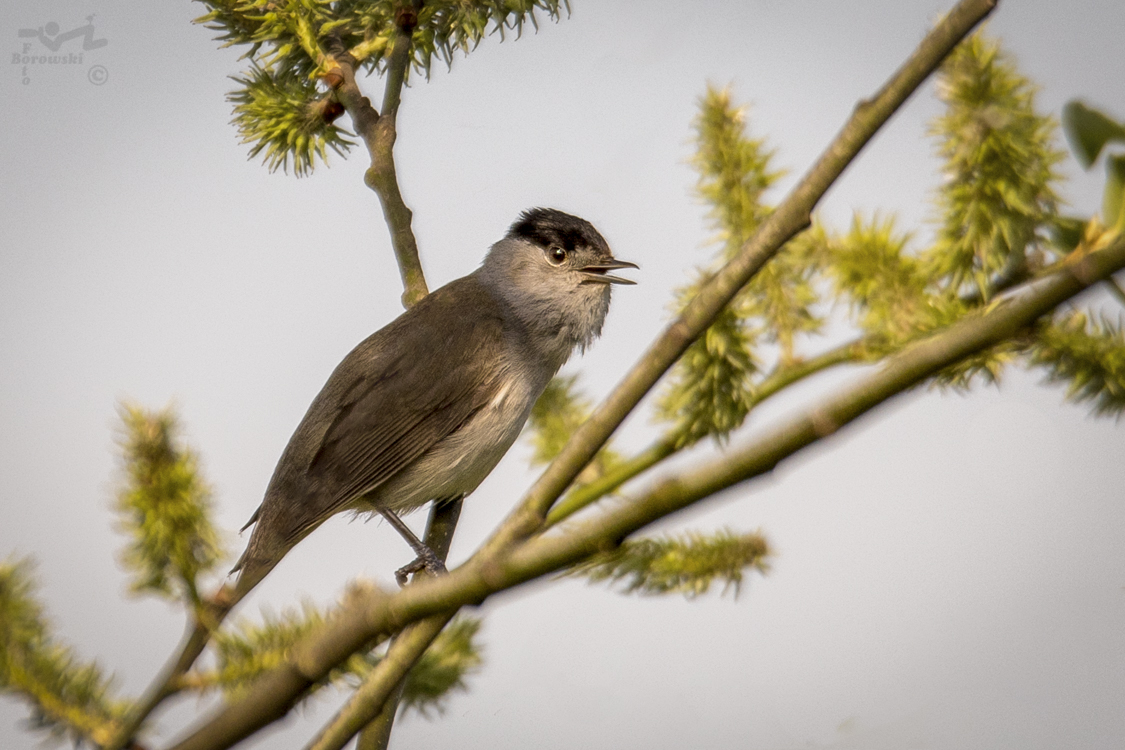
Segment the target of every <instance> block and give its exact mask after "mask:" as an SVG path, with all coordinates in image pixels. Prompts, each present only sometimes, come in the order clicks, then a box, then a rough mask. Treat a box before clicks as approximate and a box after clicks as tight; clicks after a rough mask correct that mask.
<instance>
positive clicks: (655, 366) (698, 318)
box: [482, 0, 998, 556]
mask: <svg viewBox="0 0 1125 750" xmlns="http://www.w3.org/2000/svg"><path fill="white" fill-rule="evenodd" d="M997 2H998V0H961V2H959V3H958V4H957V5H956V6H955V7H954V8H953V10H951V11H950V12H949V14H948V15H946V16H945V17H944V18H943V19H942V20H941V21H940V22H939V23H938V24H937V25H936V26H935V27H934V28H933V29H932V30H931V31H930V33H929V34H927V35H926V37H925V39H923V40H922V43H921V44H920V45H919V46H918V48H917V49H916V50H915V51H914V53H913V54H911V56H910V58H909V59H907V61H906V62H905V63H904V64H903V65H902V67H900V68H899V69H898V70H897V71H896V72H895V74H894V75H893V76H891V78H890V79H889V80H888V81H887V82H886V83H885V84H884V85H883V87H882V88H881V89H880V90H879V91H878V93H876V95H875V96H874V97H873V98H872V99H868V100H864V101H861V102H860V103H859V104H858V105H857V106H856V108H855V111H854V112H853V114H852V116H851V118H850V119H849V120H848V122H847V123H846V124H845V125H844V127H843V129H842V130H841V131H840V133H839V134H838V135H837V136H836V138H835V139H834V140H833V141H832V143H831V144H829V146H828V148H827V149H826V150H825V151H824V153H823V154H822V155H821V157H820V158H819V159H818V160H817V162H816V164H814V165H813V166H812V168H811V169H810V170H809V171H808V172H807V173H806V174H805V176H804V177H803V178H802V179H801V181H800V182H799V183H798V184H797V186H796V187H795V188H794V189H793V191H792V192H791V193H790V194H789V195H788V196H787V197H786V199H785V200H784V201H783V202H782V203H781V205H780V206H778V207H777V210H775V211H774V212H773V213H772V214H770V216H769V218H768V219H767V220H766V221H765V222H763V224H762V226H761V227H760V228H759V229H758V231H757V232H756V233H755V234H754V236H753V237H751V238H750V240H748V241H747V242H746V244H745V245H743V246H742V249H741V250H740V251H739V253H738V254H737V255H736V256H735V257H734V258H733V259H732V260H731V261H730V262H729V263H727V265H725V266H724V267H723V268H722V269H721V270H720V271H719V272H718V273H717V274H715V275H714V276H713V277H712V278H711V279H710V280H709V281H708V282H707V283H706V284H704V285H703V286H702V287H701V288H700V290H699V293H698V294H697V295H696V296H695V298H694V299H692V301H691V302H690V303H689V304H688V306H687V307H686V308H685V309H684V311H683V312H682V313H681V314H680V316H679V317H678V318H677V319H676V320H675V321H673V322H672V323H671V325H669V326H668V327H667V328H666V329H665V330H664V333H663V334H661V336H660V337H659V338H657V339H656V341H655V342H653V344H652V345H651V346H650V347H649V348H648V350H647V351H646V352H645V354H644V356H643V357H642V358H641V360H640V361H639V362H638V363H637V364H636V365H635V366H634V367H633V369H632V370H631V371H630V372H629V373H628V374H627V375H626V376H625V378H624V380H622V381H621V382H620V383H619V384H618V386H617V387H616V388H615V389H614V391H613V392H612V393H611V394H610V395H609V397H608V398H607V399H606V400H605V401H604V402H602V404H601V405H600V406H599V407H598V408H597V409H596V410H595V411H594V413H593V415H591V417H590V419H589V420H588V421H587V422H586V423H585V424H583V425H582V427H581V428H579V429H578V430H577V431H576V432H575V434H574V435H573V436H572V437H571V439H570V441H569V442H568V443H567V445H566V447H565V448H563V450H562V452H561V453H560V454H559V456H558V457H557V458H556V459H555V460H554V462H552V463H551V465H550V466H549V467H547V470H546V471H545V472H544V473H543V475H542V476H540V477H539V479H538V480H537V481H536V482H535V484H534V485H533V486H532V487H531V489H530V490H528V492H527V494H525V495H524V498H523V500H522V501H521V503H520V504H519V506H518V507H517V508H516V510H515V511H513V513H512V514H511V515H510V516H509V517H508V519H507V521H505V522H504V524H503V525H502V526H501V527H500V529H499V530H498V531H497V532H496V534H494V535H493V537H492V538H491V539H490V540H489V541H488V542H487V543H486V545H485V547H484V548H483V549H482V553H484V554H486V555H492V556H495V555H498V554H500V553H501V551H502V550H504V549H506V548H507V547H509V546H510V545H511V544H512V543H513V542H514V541H516V540H518V539H521V538H526V537H528V536H530V535H531V534H533V533H535V532H537V531H539V530H541V529H542V528H543V525H544V523H545V520H546V515H547V512H548V511H549V510H550V508H551V505H552V504H553V503H554V502H555V500H556V499H557V498H558V497H559V496H560V495H561V494H562V493H563V491H565V490H566V488H567V486H569V485H570V483H571V482H573V481H574V478H575V477H576V476H578V473H579V472H580V471H581V470H582V469H583V467H585V466H586V464H587V463H589V461H590V460H591V459H592V458H593V457H594V454H595V453H596V452H597V451H598V449H599V448H601V446H602V445H603V444H604V443H605V441H606V440H607V439H608V438H609V436H610V435H611V434H612V432H613V431H614V430H615V429H617V427H618V425H620V424H621V422H622V421H624V419H625V417H627V416H628V415H629V414H630V413H631V412H632V410H633V409H634V408H635V407H636V405H637V404H638V403H639V402H640V400H641V399H642V398H643V397H644V396H645V394H646V393H648V391H649V390H650V389H651V388H652V387H653V386H654V385H655V384H656V381H657V380H659V379H660V377H661V376H663V375H664V373H665V372H666V371H667V370H668V368H669V367H671V366H672V364H673V363H674V362H675V361H676V360H677V359H679V357H680V355H682V354H683V353H684V351H685V350H686V349H687V348H688V346H690V345H691V343H692V342H693V341H694V340H695V339H696V338H698V337H699V336H700V335H701V334H702V333H703V331H704V330H706V328H707V326H708V325H710V324H711V322H712V321H713V320H714V319H715V317H716V316H717V315H718V314H719V312H720V311H721V310H722V308H723V307H725V306H726V305H727V304H728V303H729V302H730V301H731V300H732V299H733V298H734V295H735V294H736V293H737V292H738V290H739V289H741V288H742V287H743V286H745V285H746V283H747V282H748V281H749V280H750V279H751V278H752V277H753V276H754V274H755V273H757V272H758V270H759V269H761V267H762V266H763V265H765V263H766V262H767V261H768V260H770V258H772V257H773V256H774V254H776V253H777V251H778V249H779V248H780V247H781V246H782V245H784V244H785V243H786V242H787V241H789V240H790V239H792V238H793V237H794V236H795V235H797V234H798V233H799V232H801V231H802V230H803V229H805V228H806V227H808V226H809V223H810V220H811V216H812V210H813V208H814V207H815V206H816V204H817V202H818V201H819V200H820V199H821V197H822V196H823V195H824V193H825V192H826V191H827V190H828V188H829V187H830V186H831V185H832V183H833V182H835V180H836V179H837V178H838V177H839V176H840V174H841V173H843V171H844V169H845V168H846V167H847V166H848V164H850V163H851V161H852V160H853V159H855V158H856V156H857V155H858V154H859V152H860V150H862V148H863V147H864V146H865V145H866V144H867V142H868V141H869V140H870V139H871V138H872V137H873V136H874V135H875V133H876V132H877V131H878V130H879V128H880V127H882V126H883V124H884V123H886V121H887V120H888V119H890V117H891V115H893V114H894V113H895V111H896V110H897V109H898V108H899V107H900V106H902V104H903V103H904V102H905V101H906V99H907V98H908V97H909V96H910V95H911V94H912V93H913V92H914V91H915V89H917V88H918V86H920V85H921V84H922V82H923V81H924V80H925V79H926V78H927V77H928V76H929V75H930V74H931V73H932V72H933V71H934V70H935V69H937V67H938V66H939V65H940V64H941V62H942V61H943V60H944V59H945V57H946V55H948V54H949V52H950V51H952V50H953V48H954V47H955V46H957V43H958V42H960V41H961V40H962V39H963V38H964V37H965V36H966V35H968V34H969V32H971V31H972V30H973V28H974V27H975V26H976V25H977V24H978V23H980V22H981V21H982V20H983V19H984V18H985V16H987V15H988V14H989V13H991V12H992V10H993V9H994V8H995V7H996V3H997Z"/></svg>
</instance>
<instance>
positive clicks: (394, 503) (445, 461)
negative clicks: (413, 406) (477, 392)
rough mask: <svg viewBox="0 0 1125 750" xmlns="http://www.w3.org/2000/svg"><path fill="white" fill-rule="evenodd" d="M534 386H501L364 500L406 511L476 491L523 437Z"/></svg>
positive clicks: (368, 502) (372, 504)
mask: <svg viewBox="0 0 1125 750" xmlns="http://www.w3.org/2000/svg"><path fill="white" fill-rule="evenodd" d="M530 391H531V389H528V388H519V387H518V386H516V385H514V384H512V385H510V386H509V387H508V388H505V389H502V390H501V392H500V395H499V396H498V397H497V398H496V399H494V400H493V402H492V403H491V404H489V405H488V406H486V407H485V408H483V409H481V410H480V411H479V412H477V413H476V414H475V415H473V417H472V418H471V419H470V420H469V421H468V422H466V423H465V424H464V425H462V427H461V429H459V430H457V431H455V432H454V433H453V434H452V435H450V436H448V437H446V438H445V439H444V440H442V441H441V442H439V443H438V444H437V445H435V446H434V447H433V448H431V449H430V450H429V451H427V452H426V453H425V454H424V455H422V456H421V457H420V458H419V459H418V460H416V461H415V462H414V463H412V464H411V465H410V466H408V467H407V468H406V469H404V470H403V471H401V472H399V473H398V474H397V475H396V476H394V477H393V478H392V479H391V480H390V481H388V482H387V483H386V484H384V485H383V486H381V487H379V488H378V490H376V491H375V492H374V493H371V494H370V495H368V496H367V497H366V498H364V501H363V504H364V505H367V506H368V507H381V508H386V509H388V510H393V511H396V512H408V511H411V510H414V509H416V508H418V507H421V506H422V505H425V504H426V503H427V502H429V501H430V500H435V499H445V498H451V497H460V496H462V495H467V494H469V493H470V492H472V491H473V490H475V489H476V488H477V486H478V485H479V484H480V483H481V482H483V481H484V478H485V477H487V476H488V475H489V473H490V472H491V471H492V469H493V468H495V467H496V464H498V463H499V462H500V459H501V458H503V457H504V454H505V453H507V452H508V449H509V448H511V447H512V444H513V443H514V442H515V441H516V438H517V437H519V434H520V430H521V429H522V428H523V425H524V422H526V421H527V416H528V414H529V413H530V411H531V406H532V404H533V403H534V398H533V396H534V395H535V394H533V393H531V392H530Z"/></svg>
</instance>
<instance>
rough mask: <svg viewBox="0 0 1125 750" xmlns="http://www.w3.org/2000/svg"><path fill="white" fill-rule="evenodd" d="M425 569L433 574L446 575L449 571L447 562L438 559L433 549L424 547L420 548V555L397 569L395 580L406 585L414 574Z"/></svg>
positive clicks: (401, 584)
mask: <svg viewBox="0 0 1125 750" xmlns="http://www.w3.org/2000/svg"><path fill="white" fill-rule="evenodd" d="M423 570H424V571H426V572H427V573H429V574H430V575H431V576H440V575H445V574H446V573H448V572H449V571H448V570H446V567H445V563H443V562H442V561H441V560H439V559H438V556H437V555H435V554H434V552H433V550H431V549H429V548H428V547H424V548H423V549H422V550H419V552H418V557H416V558H414V561H413V562H411V563H409V564H407V565H403V566H402V567H401V568H399V569H398V570H396V571H395V580H396V581H398V585H399V586H400V587H402V586H406V582H407V580H408V579H409V577H410V576H411V575H412V574H414V573H420V572H422V571H423Z"/></svg>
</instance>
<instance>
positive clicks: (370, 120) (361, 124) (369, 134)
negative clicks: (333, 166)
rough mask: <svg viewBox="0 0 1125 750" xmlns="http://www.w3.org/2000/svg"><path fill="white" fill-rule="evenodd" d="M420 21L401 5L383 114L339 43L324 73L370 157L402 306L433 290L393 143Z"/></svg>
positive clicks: (369, 178) (367, 176)
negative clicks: (365, 92) (398, 277)
mask: <svg viewBox="0 0 1125 750" xmlns="http://www.w3.org/2000/svg"><path fill="white" fill-rule="evenodd" d="M405 11H410V12H405ZM417 19H418V16H417V11H416V10H412V9H410V8H407V9H403V10H402V11H400V12H399V13H398V15H397V16H396V19H395V20H396V23H397V26H398V29H397V31H396V33H395V38H394V41H393V42H392V47H391V51H390V54H388V56H387V71H386V87H385V89H384V92H383V113H382V115H380V114H379V113H378V112H376V111H375V108H374V107H372V106H371V101H370V100H369V99H368V98H367V97H365V96H364V95H363V92H362V91H360V88H359V85H358V84H357V83H356V80H355V71H356V66H357V62H356V59H355V58H354V57H353V56H352V55H351V54H349V53H348V52H346V51H344V50H342V49H341V48H340V47H339V46H337V47H336V49H334V50H333V55H332V58H331V62H330V64H329V71H328V74H327V75H326V76H325V81H326V82H327V83H328V85H329V86H331V87H332V88H333V90H335V92H336V97H337V98H338V99H339V101H340V104H342V105H344V109H345V110H347V113H348V115H349V116H351V118H352V125H353V126H354V127H355V129H356V134H357V135H359V137H360V138H362V139H363V142H364V144H365V145H366V146H367V151H368V153H369V154H370V155H371V166H370V167H368V169H367V171H366V173H364V177H363V181H364V184H366V185H367V187H369V188H371V189H372V190H374V191H375V194H376V195H378V196H379V204H380V205H381V206H382V208H383V218H384V219H385V220H386V222H387V227H388V228H389V229H390V230H391V246H392V248H394V253H395V258H396V259H397V260H398V269H399V273H400V275H401V276H402V285H403V287H404V291H403V293H402V304H403V306H404V307H410V306H411V305H413V304H414V303H416V302H417V301H418V300H420V299H422V298H423V297H425V296H426V295H427V294H428V293H429V288H428V287H427V286H426V277H425V275H424V274H423V272H422V261H421V260H420V258H419V257H418V242H417V240H416V239H415V237H414V230H413V229H411V221H412V220H413V217H414V214H413V212H411V210H410V209H409V208H408V207H407V205H406V202H405V201H403V199H402V192H401V191H400V190H399V185H398V174H397V172H396V170H395V161H394V145H395V140H396V138H397V137H398V131H397V130H396V127H395V121H396V118H397V116H398V107H399V103H400V101H401V99H402V87H403V84H404V83H405V81H406V72H407V69H408V68H409V66H410V60H411V54H410V47H411V44H412V35H413V31H414V24H415V23H417Z"/></svg>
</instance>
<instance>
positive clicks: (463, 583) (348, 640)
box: [175, 237, 1125, 750]
mask: <svg viewBox="0 0 1125 750" xmlns="http://www.w3.org/2000/svg"><path fill="white" fill-rule="evenodd" d="M1122 268H1125V237H1118V238H1117V239H1116V240H1115V241H1114V242H1113V243H1111V244H1110V245H1108V246H1107V247H1105V248H1104V249H1101V250H1098V251H1095V252H1084V253H1079V252H1076V253H1075V254H1074V255H1073V256H1071V258H1070V259H1068V260H1067V262H1065V263H1063V264H1062V267H1061V268H1060V269H1059V270H1057V271H1056V272H1054V273H1053V274H1050V275H1047V276H1045V277H1043V278H1041V279H1039V280H1037V281H1033V282H1029V283H1028V284H1025V285H1023V286H1022V287H1019V288H1018V289H1016V290H1014V291H1013V293H1011V294H1010V295H1007V296H1006V297H1005V298H1003V299H1001V300H997V301H995V302H994V303H993V304H992V305H990V306H989V307H988V308H986V309H984V310H982V311H980V312H978V313H974V314H971V315H969V316H967V317H965V318H963V319H962V320H960V321H958V322H957V323H955V324H953V325H951V326H950V327H949V328H947V329H945V330H943V331H940V332H938V333H935V334H934V335H932V336H930V337H928V338H926V339H923V340H921V341H919V342H917V343H916V344H914V345H912V346H910V347H908V348H907V349H905V350H904V351H902V352H900V353H899V354H896V355H894V356H892V357H889V358H888V359H887V360H886V361H885V363H884V364H883V365H882V366H881V367H880V368H879V369H877V370H876V371H874V372H872V373H871V374H869V375H868V376H866V377H865V378H863V379H862V380H861V381H860V382H859V383H857V384H856V385H854V386H852V387H850V388H848V389H846V390H845V391H843V392H841V393H839V394H837V395H835V396H833V397H831V398H829V399H827V400H826V401H824V402H822V403H821V404H820V405H818V406H815V407H813V408H810V409H808V410H806V411H804V412H802V413H801V414H798V415H797V416H796V417H794V418H793V419H791V420H789V421H788V422H786V423H783V424H781V425H780V426H778V427H776V428H774V429H773V430H771V431H769V432H768V433H767V434H765V435H762V436H760V437H759V438H757V439H756V440H754V441H752V442H750V443H747V444H746V445H744V446H741V447H739V448H735V449H732V450H730V451H729V452H728V453H727V454H725V455H724V456H723V457H722V458H720V459H719V460H716V461H713V462H711V463H709V464H707V465H705V466H703V467H700V468H698V469H695V470H692V471H689V472H685V473H683V474H678V475H672V476H669V477H667V478H665V479H664V480H662V481H660V482H658V483H657V484H656V485H655V486H653V487H652V488H651V489H650V490H649V491H647V492H645V493H644V494H642V495H641V496H639V497H638V498H636V499H635V500H633V501H630V502H628V503H622V504H619V505H615V506H613V507H612V508H609V509H607V510H606V511H604V512H603V513H601V514H600V515H599V516H597V517H595V518H593V519H590V520H588V521H585V522H583V523H581V524H575V525H574V526H572V527H568V528H566V529H565V530H564V531H563V533H559V534H548V535H541V536H537V537H535V538H533V539H529V540H527V541H524V542H520V543H518V544H517V545H515V546H514V547H513V548H511V549H508V550H506V551H504V553H503V554H502V555H500V556H497V557H492V558H485V557H483V556H481V555H479V554H478V555H476V556H474V557H473V558H472V559H471V560H469V562H468V563H466V564H465V565H463V566H461V567H460V568H458V569H456V570H454V571H452V572H451V573H450V574H449V575H447V576H443V577H441V578H438V579H433V580H425V581H421V582H420V583H418V584H416V585H412V586H409V587H407V588H406V589H403V590H402V591H400V592H398V593H396V594H393V595H390V596H388V595H387V594H386V593H384V592H382V591H379V590H378V589H374V588H372V589H368V590H367V591H366V592H364V591H359V592H357V593H355V594H354V595H353V597H352V599H351V601H350V602H349V603H348V604H346V605H345V606H343V607H342V608H341V610H340V611H339V612H338V613H337V616H335V617H334V618H332V620H331V621H330V622H328V623H326V625H325V626H323V627H321V628H320V629H318V630H317V631H314V632H313V633H311V634H310V635H309V636H308V637H307V638H305V639H304V640H303V641H302V642H301V643H300V644H298V646H297V648H295V649H294V654H293V656H292V657H291V658H290V660H289V661H287V662H286V663H285V664H284V665H282V666H281V667H278V668H277V669H274V670H271V671H270V672H268V673H266V674H265V675H263V676H262V677H261V678H260V679H259V680H258V681H257V682H255V683H254V685H252V686H251V688H250V689H249V691H248V692H247V693H246V695H245V696H244V697H243V698H241V699H240V700H238V701H236V702H233V703H230V704H228V705H227V706H226V707H225V708H224V709H223V710H222V711H221V712H220V713H219V714H218V715H217V716H215V717H214V718H212V719H211V721H209V722H208V723H207V724H206V725H204V726H203V727H201V728H200V729H199V730H198V731H197V732H196V733H195V734H193V735H192V736H191V737H189V738H188V739H186V740H185V741H184V742H182V743H180V744H179V745H177V746H176V748H175V750H217V749H218V748H227V747H230V746H231V745H233V744H234V743H236V742H238V741H240V740H242V739H244V738H246V737H248V736H250V735H251V734H253V733H254V732H256V731H257V730H258V729H260V728H262V727H264V726H266V725H267V724H268V723H270V722H271V721H273V720H276V719H277V718H280V717H281V716H283V715H284V714H285V712H286V710H287V709H288V708H289V707H290V706H292V705H293V704H294V702H295V701H297V700H298V699H299V698H300V696H301V695H303V694H304V692H305V691H306V690H307V689H308V688H309V687H310V686H311V685H313V684H314V683H315V682H316V681H317V680H319V679H322V678H323V677H324V676H325V675H327V674H328V672H329V671H330V670H331V669H332V668H334V667H335V666H336V665H337V664H339V663H340V662H342V661H343V660H344V659H346V658H347V657H348V655H349V654H351V653H352V652H353V651H356V650H358V649H360V648H364V647H366V646H367V645H368V644H369V643H370V642H371V641H372V640H373V639H375V638H377V637H379V636H380V635H381V634H386V633H390V632H394V631H396V630H400V629H401V628H403V627H404V626H405V625H406V624H409V623H411V622H416V621H418V620H422V619H424V618H429V617H434V616H435V615H442V614H443V613H446V612H449V611H451V610H454V609H456V608H458V607H461V606H464V605H469V604H477V603H480V602H481V601H483V600H484V599H486V598H487V597H489V596H491V595H492V594H494V593H497V592H499V591H503V590H505V589H509V588H512V587H515V586H518V585H519V584H521V583H525V582H527V581H531V580H533V579H535V578H538V577H541V576H544V575H548V574H550V573H553V572H556V571H558V570H560V569H562V568H565V567H567V566H569V565H572V564H574V563H575V562H578V561H579V560H582V559H584V558H585V557H587V556H589V555H590V554H592V553H594V552H597V551H600V550H604V549H612V548H614V547H615V546H616V545H617V544H618V543H619V542H620V541H621V540H622V539H624V538H626V537H628V536H629V535H630V534H633V533H635V532H637V531H638V530H640V529H642V528H644V527H645V526H647V525H649V524H651V523H653V522H655V521H657V520H659V519H661V518H664V517H666V516H668V515H670V514H672V513H675V512H676V511H679V510H682V509H683V508H685V507H687V506H689V505H691V504H692V503H695V502H697V501H699V500H701V499H703V498H705V497H709V496H711V495H713V494H715V493H718V492H721V491H723V490H725V489H729V488H730V487H733V486H734V485H736V484H739V483H741V482H745V481H747V480H749V479H752V478H754V477H757V476H760V475H762V474H765V473H768V472H769V471H771V470H772V469H773V468H774V467H775V466H777V464H778V463H780V462H781V461H783V460H784V459H786V458H788V457H790V456H792V455H794V454H795V453H797V452H798V451H800V450H801V449H802V448H804V447H806V446H808V445H810V444H812V443H815V442H817V441H818V440H820V439H822V438H824V437H827V436H828V435H831V434H833V433H834V432H836V431H837V430H839V429H840V428H841V427H843V426H845V425H847V424H849V423H850V422H852V421H854V420H856V419H858V418H859V417H861V416H862V415H864V414H866V413H867V412H869V411H871V410H872V409H874V408H875V407H876V406H878V405H879V404H881V403H883V402H884V401H886V400H888V399H890V398H892V397H893V396H895V395H897V394H899V393H902V392H904V391H907V390H910V389H911V388H913V387H915V386H917V385H918V384H920V383H922V382H924V381H925V380H926V379H927V378H929V377H931V376H933V375H934V374H936V373H938V372H939V371H940V370H942V369H943V368H945V367H948V366H950V365H953V364H956V363H957V362H959V361H961V360H962V359H964V358H965V357H968V356H971V355H973V354H975V353H977V352H979V351H982V350H984V349H987V348H988V347H990V346H993V345H995V344H997V343H999V342H1001V341H1004V340H1005V339H1008V338H1010V337H1012V336H1013V335H1016V334H1018V333H1019V332H1020V331H1022V330H1024V329H1025V328H1027V327H1028V326H1030V325H1032V324H1034V323H1035V321H1036V320H1038V319H1039V318H1040V317H1042V316H1044V315H1046V314H1048V313H1050V312H1051V311H1052V310H1053V309H1055V308H1056V307H1057V306H1058V305H1060V304H1062V303H1063V302H1065V301H1066V300H1068V299H1070V298H1071V297H1073V296H1075V295H1077V294H1079V293H1080V292H1082V291H1084V290H1085V289H1087V288H1089V287H1090V286H1092V285H1093V284H1096V283H1098V282H1100V281H1101V280H1103V279H1105V278H1106V277H1107V276H1109V275H1110V274H1112V273H1115V272H1116V271H1118V270H1120V269H1122ZM408 668H409V665H405V666H400V667H397V668H396V669H397V671H395V672H394V673H391V671H392V670H391V668H388V674H387V675H386V679H385V681H384V684H385V685H390V686H391V687H388V688H387V690H388V692H386V693H383V694H381V695H375V694H372V695H370V696H368V697H369V699H370V700H371V701H372V702H380V701H382V700H385V699H386V696H387V695H389V690H390V689H392V688H393V685H395V684H397V680H398V679H401V678H402V676H404V675H405V673H406V669H408Z"/></svg>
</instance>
